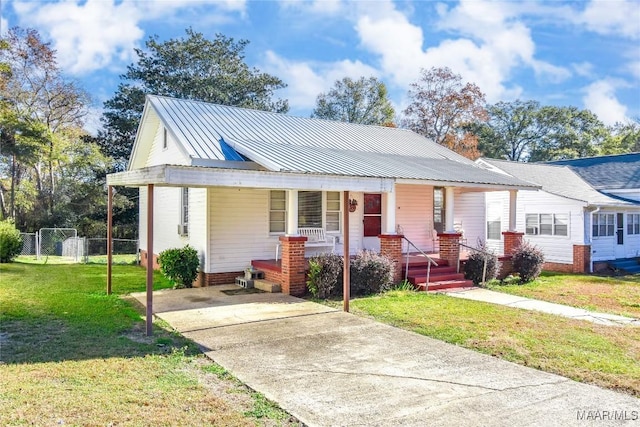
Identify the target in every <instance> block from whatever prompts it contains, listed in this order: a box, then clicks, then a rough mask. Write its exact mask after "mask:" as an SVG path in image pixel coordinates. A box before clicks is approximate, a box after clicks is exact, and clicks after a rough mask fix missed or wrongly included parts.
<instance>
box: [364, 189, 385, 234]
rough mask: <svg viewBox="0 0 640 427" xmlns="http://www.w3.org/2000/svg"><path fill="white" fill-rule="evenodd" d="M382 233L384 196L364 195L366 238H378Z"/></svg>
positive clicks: (377, 194) (376, 194) (378, 194)
mask: <svg viewBox="0 0 640 427" xmlns="http://www.w3.org/2000/svg"><path fill="white" fill-rule="evenodd" d="M381 233H382V194H380V193H375V194H365V195H364V237H378V236H379V235H380V234H381Z"/></svg>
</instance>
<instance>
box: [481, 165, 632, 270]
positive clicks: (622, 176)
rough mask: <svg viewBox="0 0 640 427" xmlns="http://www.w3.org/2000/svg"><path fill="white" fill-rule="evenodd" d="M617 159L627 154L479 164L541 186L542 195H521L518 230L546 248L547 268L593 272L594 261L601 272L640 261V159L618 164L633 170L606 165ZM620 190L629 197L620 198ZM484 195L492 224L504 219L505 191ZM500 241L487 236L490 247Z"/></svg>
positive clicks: (519, 199) (498, 244)
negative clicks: (610, 265)
mask: <svg viewBox="0 0 640 427" xmlns="http://www.w3.org/2000/svg"><path fill="white" fill-rule="evenodd" d="M613 158H617V159H618V160H623V159H624V158H625V156H606V157H600V158H598V157H594V158H589V159H577V160H569V161H562V162H551V163H520V162H509V161H502V160H493V159H479V160H478V161H477V163H478V164H479V165H481V166H484V167H487V168H488V169H490V170H494V171H499V172H503V173H505V174H508V175H509V176H517V177H518V178H520V179H522V180H525V181H529V182H531V183H534V184H537V185H539V186H541V190H539V191H521V192H519V193H518V202H517V203H518V204H517V215H516V228H517V229H518V230H521V231H524V232H525V236H524V238H525V239H526V240H528V241H530V242H531V243H533V244H535V245H537V246H538V247H540V248H541V249H542V251H543V252H544V254H545V258H546V262H547V263H546V265H545V268H546V269H549V270H556V271H573V272H590V271H594V263H595V270H598V269H599V268H600V267H603V266H605V265H606V264H607V263H606V262H609V261H613V260H621V259H626V258H634V257H640V199H638V197H639V196H640V194H639V190H638V189H639V188H640V169H639V168H640V163H638V162H639V161H640V157H639V156H638V155H636V154H632V155H629V157H627V158H626V159H627V160H623V161H622V162H617V163H618V165H620V164H621V163H622V164H624V165H627V166H629V167H628V168H627V167H620V166H613V165H609V166H608V168H604V167H601V165H603V164H607V163H608V162H609V161H610V160H611V159H613ZM634 162H635V164H634ZM576 165H580V166H576ZM606 169H608V170H609V172H605V170H606ZM607 183H609V184H611V186H610V187H611V188H610V190H609V189H606V185H607ZM633 186H635V187H633ZM631 187H633V188H631ZM634 189H635V190H634ZM620 190H623V191H622V193H623V194H624V195H625V196H626V197H627V198H622V197H620V196H619V194H621V193H620ZM616 192H618V193H617V194H616ZM482 197H483V198H484V201H485V203H486V206H487V210H486V212H487V221H490V220H491V219H495V220H497V221H499V220H500V218H501V217H504V211H505V210H506V209H507V206H508V195H507V194H506V193H505V192H494V193H486V194H483V195H482ZM633 198H636V200H633ZM487 223H489V222H487ZM492 237H494V238H492ZM499 238H500V235H499V234H496V233H494V234H493V236H487V242H488V243H489V245H490V246H492V247H493V248H494V249H496V250H498V251H500V250H501V244H502V241H501V240H500V239H499ZM605 261H606V262H605Z"/></svg>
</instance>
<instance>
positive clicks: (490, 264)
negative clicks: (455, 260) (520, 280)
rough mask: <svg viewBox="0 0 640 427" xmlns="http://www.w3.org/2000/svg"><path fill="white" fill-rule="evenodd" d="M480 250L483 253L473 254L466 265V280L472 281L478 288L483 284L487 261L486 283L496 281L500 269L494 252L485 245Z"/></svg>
mask: <svg viewBox="0 0 640 427" xmlns="http://www.w3.org/2000/svg"><path fill="white" fill-rule="evenodd" d="M478 249H479V250H481V251H483V252H473V253H472V254H471V255H469V259H468V260H467V261H466V262H465V264H464V277H465V279H467V280H472V281H473V284H474V285H476V286H477V285H479V284H480V283H482V272H483V269H484V263H485V261H486V263H487V270H486V273H485V282H488V281H490V280H493V279H495V278H496V277H497V276H498V271H499V269H500V265H499V264H498V257H497V256H496V255H495V254H494V253H493V252H491V251H490V250H489V249H487V247H486V246H485V245H484V244H482V245H480V246H479V247H478Z"/></svg>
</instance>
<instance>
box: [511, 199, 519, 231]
mask: <svg viewBox="0 0 640 427" xmlns="http://www.w3.org/2000/svg"><path fill="white" fill-rule="evenodd" d="M517 201H518V190H509V231H516V206H517Z"/></svg>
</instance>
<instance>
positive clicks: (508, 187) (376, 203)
mask: <svg viewBox="0 0 640 427" xmlns="http://www.w3.org/2000/svg"><path fill="white" fill-rule="evenodd" d="M107 183H108V185H109V186H110V188H111V187H113V186H121V185H124V186H134V187H140V233H139V238H140V249H141V253H142V261H143V263H146V256H147V253H146V252H147V250H148V248H149V243H150V242H149V241H148V239H147V230H148V229H149V228H150V226H152V230H153V241H152V244H153V245H152V251H153V253H154V257H155V256H156V255H157V254H158V253H159V252H161V251H162V250H165V249H167V248H171V247H182V246H184V245H186V244H190V245H191V246H193V247H194V248H196V249H197V250H198V252H199V254H200V257H201V271H202V273H203V275H202V280H203V281H204V282H203V284H217V283H229V282H233V279H234V278H235V276H237V275H239V274H242V272H243V270H244V269H245V268H247V267H248V266H250V265H251V264H252V262H255V261H256V260H273V259H274V258H275V257H276V248H277V247H278V246H280V247H281V252H282V253H281V254H280V255H279V256H280V257H281V260H280V261H279V263H278V264H277V265H278V267H277V270H276V271H275V272H274V273H273V274H271V277H270V280H274V281H278V282H280V283H281V284H282V286H283V290H284V291H285V292H289V293H292V294H297V293H302V292H304V286H305V278H304V269H303V268H302V267H300V266H299V265H297V264H296V265H293V266H292V264H291V263H292V262H293V261H292V259H293V258H292V256H294V255H295V256H297V255H296V254H297V253H298V252H300V251H299V249H300V248H299V245H302V256H304V255H306V256H309V255H311V254H313V253H314V251H327V250H335V251H336V252H337V253H342V252H343V251H344V249H343V248H344V246H343V245H344V237H345V233H344V230H343V227H344V219H345V217H346V219H348V221H349V224H350V225H349V228H348V236H349V249H350V250H349V252H350V253H352V254H353V253H355V252H356V251H358V250H361V249H372V250H378V251H381V252H383V253H389V251H392V252H393V251H395V252H397V249H398V248H400V247H401V248H403V250H406V248H407V243H406V240H404V239H403V237H402V236H399V235H398V232H400V233H401V234H403V235H404V236H405V237H406V238H408V239H410V240H411V241H412V242H413V243H414V244H415V245H416V246H417V247H419V248H420V249H422V250H424V251H425V252H426V251H432V250H433V249H434V246H437V245H438V243H440V248H439V249H440V256H441V257H443V256H444V257H445V258H447V257H449V258H453V257H454V256H457V252H455V251H458V250H459V247H458V244H457V242H458V239H459V237H460V236H459V235H458V234H456V233H455V231H454V229H455V227H454V225H455V224H456V223H459V222H462V224H463V227H464V221H465V218H473V216H474V215H476V210H481V211H483V210H484V207H483V206H481V205H476V204H473V203H469V200H472V201H474V202H475V199H473V198H469V195H472V194H483V193H484V192H491V191H509V192H510V194H511V197H512V199H515V197H516V193H517V190H521V189H535V188H537V187H536V186H535V185H533V184H530V183H527V182H524V181H521V180H519V179H517V178H513V177H510V176H506V175H504V174H499V173H495V172H492V171H488V170H486V169H484V168H481V167H478V166H477V165H476V164H475V163H474V162H472V161H470V160H468V159H466V158H464V157H462V156H460V155H458V154H456V153H454V152H452V151H450V150H448V149H447V148H445V147H442V146H440V145H438V144H436V143H434V142H432V141H430V140H428V139H426V138H424V137H422V136H420V135H418V134H416V133H414V132H411V131H408V130H404V129H397V128H390V127H379V126H365V125H358V124H349V123H342V122H333V121H326V120H318V119H308V118H298V117H291V116H287V115H283V114H276V113H270V112H264V111H257V110H248V109H242V108H236V107H229V106H221V105H214V104H208V103H203V102H196V101H188V100H179V99H172V98H166V97H159V96H147V99H146V103H145V107H144V112H143V115H142V119H141V123H140V125H139V128H138V133H137V135H136V140H135V144H134V147H133V151H132V154H131V158H130V160H129V164H128V168H127V171H125V172H121V173H115V174H111V175H109V176H108V178H107ZM149 200H151V201H152V203H153V204H152V206H149ZM150 208H151V209H150ZM513 215H515V212H514V213H513ZM149 218H152V222H151V223H148V220H149ZM513 218H515V216H514V217H513ZM303 227H305V228H309V227H311V228H316V229H322V230H323V232H324V233H325V235H326V236H325V237H326V239H327V240H328V241H330V242H331V247H330V248H329V246H328V245H327V246H326V247H319V246H317V243H318V242H306V246H308V247H307V248H305V244H304V241H305V240H306V239H304V238H300V237H299V229H300V228H303ZM434 229H435V230H437V231H438V232H440V235H439V236H436V235H435V233H434ZM465 232H466V230H465ZM334 238H335V242H336V243H335V247H334V246H333V241H334ZM443 239H445V240H447V242H448V243H447V244H444V245H443ZM436 240H439V242H437V241H436ZM451 242H454V243H455V244H450V243H451ZM305 249H306V252H305ZM412 250H414V249H413V247H412ZM296 251H298V252H296ZM395 252H394V253H395ZM454 252H455V253H454ZM443 253H444V255H443ZM394 257H395V258H396V260H397V261H398V256H397V254H395V255H394ZM300 270H302V271H300ZM294 276H295V277H294Z"/></svg>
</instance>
